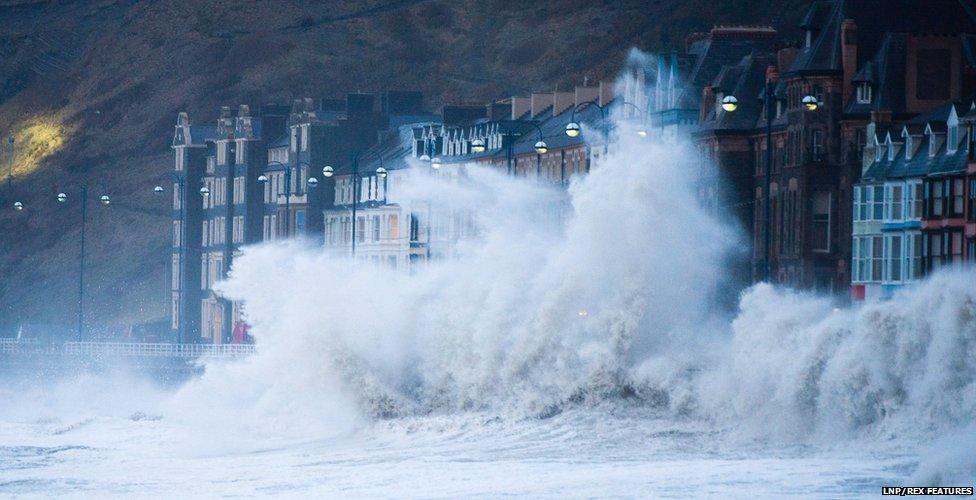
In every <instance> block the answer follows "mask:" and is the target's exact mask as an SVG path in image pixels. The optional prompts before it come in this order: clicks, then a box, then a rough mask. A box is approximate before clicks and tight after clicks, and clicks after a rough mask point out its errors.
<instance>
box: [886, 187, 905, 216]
mask: <svg viewBox="0 0 976 500" xmlns="http://www.w3.org/2000/svg"><path fill="white" fill-rule="evenodd" d="M904 189H905V188H904V186H902V185H901V184H889V185H887V186H885V209H884V211H885V214H884V215H885V217H884V220H885V221H888V222H899V221H901V220H902V218H903V213H902V206H903V196H904Z"/></svg>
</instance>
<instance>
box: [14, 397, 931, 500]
mask: <svg viewBox="0 0 976 500" xmlns="http://www.w3.org/2000/svg"><path fill="white" fill-rule="evenodd" d="M95 415H96V414H95V413H92V414H90V415H89V416H85V417H82V416H80V415H79V416H76V417H73V418H69V417H66V418H51V419H41V420H38V421H33V422H30V421H27V422H20V423H15V422H7V421H5V422H3V424H2V425H0V442H2V443H4V445H3V446H2V447H0V495H3V496H9V495H25V496H32V495H37V496H58V497H72V496H77V497H98V498H106V497H166V498H175V497H220V496H252V495H281V496H286V497H306V498H308V497H317V498H341V497H347V498H348V497H359V498H364V497H370V498H394V497H396V498H418V497H421V498H458V497H482V498H498V497H502V496H521V497H532V498H566V497H577V498H578V497H604V498H606V497H616V498H634V497H672V498H692V497H694V498H703V497H716V498H730V497H739V498H746V497H749V498H757V497H760V498H762V497H766V498H784V497H791V496H792V497H798V498H813V497H823V498H857V497H867V496H876V495H877V494H878V492H879V491H880V487H881V485H891V484H904V483H905V482H906V481H907V480H908V478H909V476H910V475H911V473H912V471H914V470H915V469H917V467H918V463H919V458H918V456H917V455H916V454H915V453H914V451H910V450H905V449H899V447H898V446H897V445H896V444H895V443H888V444H886V445H883V446H879V445H878V444H877V443H874V442H870V443H867V444H868V447H866V448H865V447H862V446H855V445H853V444H845V445H840V446H819V447H817V446H808V445H789V446H784V445H776V446H772V445H769V444H768V443H760V442H730V441H729V440H728V438H727V436H726V435H725V434H724V433H723V432H722V431H716V430H714V429H713V428H711V427H710V426H706V425H702V424H701V423H697V422H693V421H675V420H673V419H671V418H668V417H666V416H662V415H659V414H656V412H648V411H646V410H645V409H642V408H633V407H626V405H625V407H615V408H586V409H576V410H572V411H567V412H563V413H561V414H559V415H555V416H552V417H550V418H544V419H540V418H523V419H505V418H499V417H497V416H492V415H489V414H469V415H463V416H459V415H437V416H434V415H432V416H424V417H408V418H398V419H391V420H384V421H379V422H374V423H371V424H368V425H365V426H363V427H361V428H358V429H356V430H355V431H353V432H350V433H347V434H340V435H336V436H332V437H327V438H321V437H320V438H313V437H310V438H309V439H305V440H303V439H295V438H280V439H275V438H271V437H268V436H265V437H264V438H262V439H260V440H258V439H253V436H239V440H236V441H234V442H233V443H228V442H221V441H222V440H221V439H219V438H218V439H216V440H215V441H218V442H220V444H214V443H213V442H211V441H208V440H207V439H206V437H204V436H197V435H195V433H194V432H193V431H188V430H187V429H183V428H181V427H180V426H177V425H173V424H172V423H170V422H167V421H166V419H165V418H162V419H155V418H152V417H150V418H144V417H143V416H142V414H138V413H136V414H135V416H134V418H133V417H132V416H130V417H129V418H127V417H125V416H108V415H101V416H95ZM191 435H193V436H194V437H193V438H192V439H189V438H188V436H191Z"/></svg>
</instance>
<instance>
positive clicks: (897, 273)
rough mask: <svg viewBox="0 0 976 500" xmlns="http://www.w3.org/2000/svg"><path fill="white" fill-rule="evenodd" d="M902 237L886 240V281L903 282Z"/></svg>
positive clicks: (893, 236) (896, 236)
mask: <svg viewBox="0 0 976 500" xmlns="http://www.w3.org/2000/svg"><path fill="white" fill-rule="evenodd" d="M901 245H902V237H901V236H900V235H892V236H885V238H884V279H883V280H884V281H886V282H895V283H897V282H901V278H902V276H901V275H902V269H901V266H902V262H901V254H902V246H901Z"/></svg>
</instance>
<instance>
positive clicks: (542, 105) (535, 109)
mask: <svg viewBox="0 0 976 500" xmlns="http://www.w3.org/2000/svg"><path fill="white" fill-rule="evenodd" d="M530 99H531V107H532V118H535V117H537V116H539V115H541V114H542V112H543V111H545V110H546V108H548V107H549V106H551V105H552V101H553V97H552V94H551V93H545V94H537V93H535V92H533V93H532V97H531V98H530Z"/></svg>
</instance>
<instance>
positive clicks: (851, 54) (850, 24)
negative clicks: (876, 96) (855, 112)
mask: <svg viewBox="0 0 976 500" xmlns="http://www.w3.org/2000/svg"><path fill="white" fill-rule="evenodd" d="M840 33H841V53H840V58H841V64H842V65H843V67H844V82H843V87H842V89H843V92H844V93H843V97H844V102H847V100H848V99H850V97H851V94H853V93H854V85H853V84H852V83H851V80H852V79H853V78H854V74H855V73H857V25H856V24H855V23H854V20H853V19H844V22H843V23H841V25H840Z"/></svg>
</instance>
